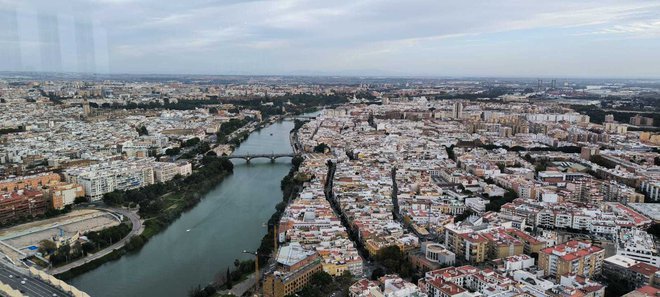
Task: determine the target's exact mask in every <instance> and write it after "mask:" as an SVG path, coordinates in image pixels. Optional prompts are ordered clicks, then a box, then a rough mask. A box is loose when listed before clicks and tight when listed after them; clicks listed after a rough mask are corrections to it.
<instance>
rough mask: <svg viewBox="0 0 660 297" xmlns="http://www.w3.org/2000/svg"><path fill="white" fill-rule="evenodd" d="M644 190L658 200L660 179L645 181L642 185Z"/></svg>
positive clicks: (659, 197) (652, 198) (659, 196)
mask: <svg viewBox="0 0 660 297" xmlns="http://www.w3.org/2000/svg"><path fill="white" fill-rule="evenodd" d="M641 188H642V191H643V192H644V193H646V194H648V195H649V198H650V199H651V200H653V201H658V199H660V182H659V181H657V180H656V181H653V180H651V181H648V180H647V181H644V182H642V185H641Z"/></svg>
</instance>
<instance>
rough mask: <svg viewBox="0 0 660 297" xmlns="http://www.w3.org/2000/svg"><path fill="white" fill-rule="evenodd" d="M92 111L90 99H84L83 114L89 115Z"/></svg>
mask: <svg viewBox="0 0 660 297" xmlns="http://www.w3.org/2000/svg"><path fill="white" fill-rule="evenodd" d="M91 113H92V109H91V107H90V106H89V101H88V100H87V99H85V100H83V116H84V117H88V116H89V115H90V114H91Z"/></svg>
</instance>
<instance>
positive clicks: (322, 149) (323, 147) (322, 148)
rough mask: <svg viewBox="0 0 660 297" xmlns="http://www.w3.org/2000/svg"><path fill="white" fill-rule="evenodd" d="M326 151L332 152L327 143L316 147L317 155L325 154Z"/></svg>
mask: <svg viewBox="0 0 660 297" xmlns="http://www.w3.org/2000/svg"><path fill="white" fill-rule="evenodd" d="M326 150H330V147H329V146H328V145H327V144H325V143H320V144H318V145H317V146H315V147H314V152H315V153H325V152H326Z"/></svg>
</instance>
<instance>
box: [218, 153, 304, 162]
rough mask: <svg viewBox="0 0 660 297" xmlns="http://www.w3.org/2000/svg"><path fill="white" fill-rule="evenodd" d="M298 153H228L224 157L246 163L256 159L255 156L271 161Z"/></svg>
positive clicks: (291, 156)
mask: <svg viewBox="0 0 660 297" xmlns="http://www.w3.org/2000/svg"><path fill="white" fill-rule="evenodd" d="M298 155H299V154H295V153H284V154H235V155H229V156H227V157H226V158H227V159H243V160H245V161H246V162H248V163H250V160H252V159H257V158H265V159H270V161H271V162H275V160H277V159H279V158H293V157H295V156H298Z"/></svg>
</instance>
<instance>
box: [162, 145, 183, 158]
mask: <svg viewBox="0 0 660 297" xmlns="http://www.w3.org/2000/svg"><path fill="white" fill-rule="evenodd" d="M179 153H181V149H180V148H178V147H173V148H168V149H166V150H165V154H166V155H168V156H176V155H178V154H179Z"/></svg>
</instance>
